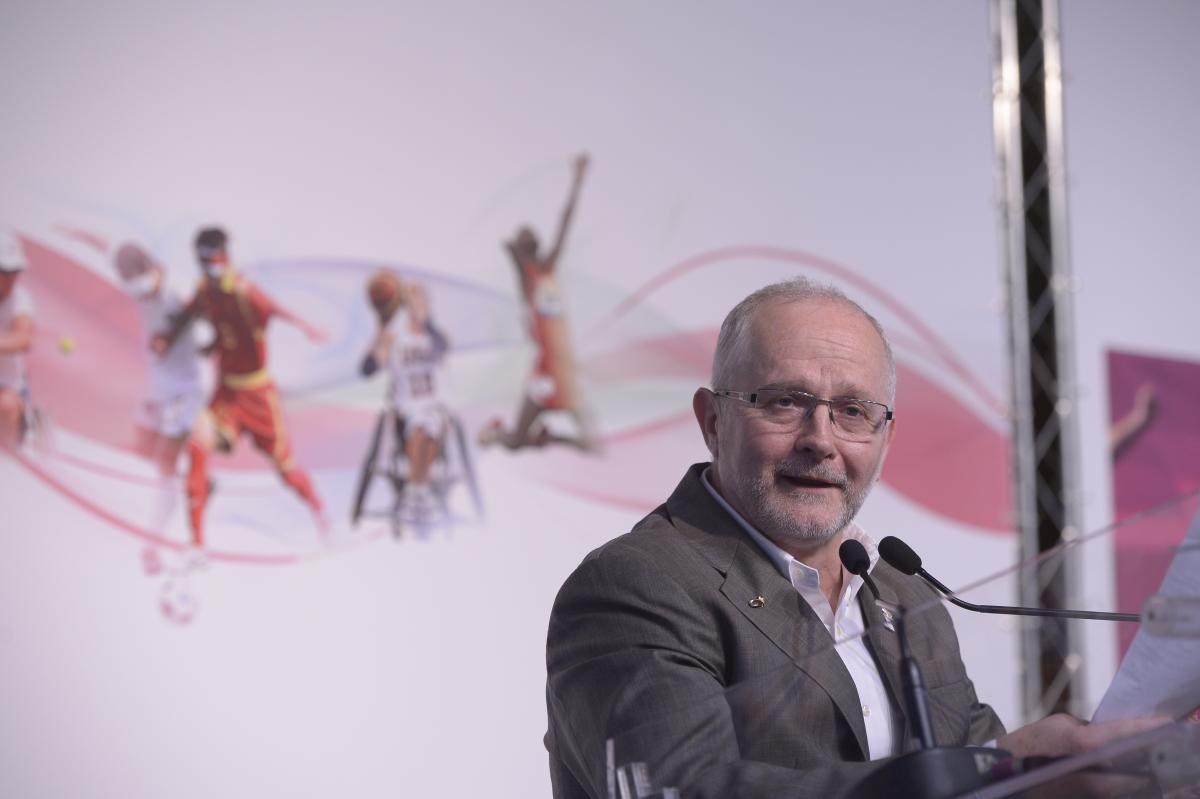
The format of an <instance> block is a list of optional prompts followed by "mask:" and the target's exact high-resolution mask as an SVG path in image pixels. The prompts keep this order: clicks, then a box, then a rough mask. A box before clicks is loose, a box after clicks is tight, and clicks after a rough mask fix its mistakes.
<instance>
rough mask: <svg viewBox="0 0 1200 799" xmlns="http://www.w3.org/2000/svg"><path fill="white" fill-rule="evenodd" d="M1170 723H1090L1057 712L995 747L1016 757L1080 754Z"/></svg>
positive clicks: (1160, 720)
mask: <svg viewBox="0 0 1200 799" xmlns="http://www.w3.org/2000/svg"><path fill="white" fill-rule="evenodd" d="M1170 721H1171V720H1170V719H1169V718H1146V719H1127V720H1121V721H1105V722H1101V723H1099V724H1088V723H1087V722H1086V721H1081V720H1080V719H1077V718H1075V717H1074V716H1068V715H1067V714H1066V713H1055V714H1054V715H1053V716H1047V717H1046V718H1044V719H1042V720H1041V721H1035V722H1033V723H1032V724H1026V725H1025V726H1024V727H1022V728H1021V729H1019V730H1013V731H1012V732H1010V733H1009V734H1008V735H1005V736H1004V737H1002V738H1000V739H999V740H997V741H996V746H997V747H998V748H1000V749H1004V750H1007V751H1009V752H1012V753H1013V755H1015V756H1016V757H1029V756H1030V755H1044V756H1047V757H1057V756H1059V755H1077V754H1080V753H1082V752H1090V751H1092V750H1093V749H1099V748H1100V747H1101V746H1104V745H1105V744H1108V743H1112V742H1113V741H1117V740H1120V739H1121V738H1128V737H1129V736H1131V735H1137V734H1138V733H1140V732H1145V731H1146V730H1151V729H1154V728H1155V727H1160V726H1162V725H1163V724H1166V723H1168V722H1170Z"/></svg>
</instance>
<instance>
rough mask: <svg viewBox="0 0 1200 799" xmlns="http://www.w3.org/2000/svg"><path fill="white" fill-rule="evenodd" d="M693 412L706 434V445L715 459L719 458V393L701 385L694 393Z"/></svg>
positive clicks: (704, 434) (703, 433)
mask: <svg viewBox="0 0 1200 799" xmlns="http://www.w3.org/2000/svg"><path fill="white" fill-rule="evenodd" d="M692 412H693V413H695V414H696V422H697V423H698V424H699V425H700V434H701V435H703V436H704V446H706V447H708V452H709V454H710V455H712V458H713V460H714V461H715V460H716V459H717V395H716V394H714V393H712V392H711V391H709V390H708V389H707V388H704V387H703V386H701V387H700V388H698V389H696V393H695V394H693V395H692Z"/></svg>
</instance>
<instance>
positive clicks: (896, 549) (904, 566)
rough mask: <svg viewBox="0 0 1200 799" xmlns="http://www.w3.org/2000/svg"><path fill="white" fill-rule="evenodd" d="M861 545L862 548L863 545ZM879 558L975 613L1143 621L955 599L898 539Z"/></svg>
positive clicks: (882, 545) (883, 545) (883, 544)
mask: <svg viewBox="0 0 1200 799" xmlns="http://www.w3.org/2000/svg"><path fill="white" fill-rule="evenodd" d="M860 546H861V545H860ZM879 556H880V557H881V558H883V559H884V561H886V562H887V564H888V565H889V566H891V567H892V568H893V569H895V570H896V571H898V572H901V573H903V574H908V575H913V574H915V575H919V576H920V577H921V579H923V580H924V581H925V582H927V583H929V584H930V585H932V586H933V587H934V588H935V589H936V590H937V591H938V592H939V593H941V594H944V595H945V596H946V599H948V600H950V602H952V603H953V604H955V605H958V606H959V607H960V608H963V609H964V610H970V611H973V612H975V613H999V614H1002V615H1006V616H1042V617H1049V618H1056V619H1098V620H1101V621H1135V622H1136V621H1141V616H1139V615H1138V614H1137V613H1108V612H1104V611H1096V610H1059V609H1056V608H1026V607H1021V606H1019V605H1011V606H1010V605H976V604H975V603H973V602H967V601H966V600H965V599H960V598H959V597H957V596H955V594H954V592H953V591H951V590H950V589H949V588H947V587H946V586H945V585H944V584H943V583H942V582H941V581H940V580H938V579H937V578H936V577H934V576H933V575H932V574H930V573H929V572H927V571H925V569H923V568H922V567H921V556H920V555H918V554H917V553H916V552H914V551H913V548H912V547H910V546H909V545H908V544H906V543H904V542H903V541H901V540H900V539H899V538H896V537H895V536H891V535H889V536H887V537H886V538H884V539H883V540H882V541H880V542H879Z"/></svg>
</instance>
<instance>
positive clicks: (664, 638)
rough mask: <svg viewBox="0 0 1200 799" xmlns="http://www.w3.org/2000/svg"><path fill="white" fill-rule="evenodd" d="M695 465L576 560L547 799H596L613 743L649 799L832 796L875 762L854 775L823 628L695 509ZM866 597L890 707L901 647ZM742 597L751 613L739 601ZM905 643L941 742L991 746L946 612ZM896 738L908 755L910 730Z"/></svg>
mask: <svg viewBox="0 0 1200 799" xmlns="http://www.w3.org/2000/svg"><path fill="white" fill-rule="evenodd" d="M706 466H707V464H697V465H695V466H693V467H692V468H691V469H690V470H689V471H688V473H687V475H686V476H685V477H684V478H683V480H682V482H680V484H679V487H678V488H676V489H675V492H674V493H673V494H672V495H671V497H670V499H668V500H667V502H666V504H665V505H662V506H660V507H659V508H658V509H656V510H655V511H654V512H653V513H651V514H650V515H649V516H647V517H646V518H645V519H643V520H642V521H641V522H639V523H638V524H637V526H636V527H635V528H634V529H633V531H632V532H630V533H628V534H626V535H623V536H621V537H620V538H617V539H614V540H613V541H610V542H609V543H607V544H605V545H604V546H602V547H600V548H599V549H597V550H596V551H594V552H592V553H591V554H590V555H588V556H587V558H585V559H584V561H583V563H582V564H580V566H579V568H578V569H576V570H575V572H574V573H573V574H572V575H571V576H570V577H569V578H568V579H567V582H566V583H565V584H564V585H563V587H562V590H561V591H560V592H559V594H558V598H557V599H556V600H555V603H554V610H553V612H552V613H551V616H550V629H549V635H548V640H547V645H546V665H547V673H548V678H547V682H546V703H547V711H548V716H549V729H548V732H547V733H546V748H547V749H548V750H549V752H550V773H551V780H552V783H553V786H554V796H555V797H557V798H558V799H583V798H584V797H590V798H591V799H605V797H607V795H608V794H607V791H608V787H607V785H608V783H607V772H606V742H607V741H608V740H609V739H610V738H613V739H614V740H615V747H616V751H615V752H614V755H615V758H616V761H617V764H618V765H621V764H622V763H626V762H630V761H641V762H646V763H647V764H648V765H649V767H650V771H651V776H652V778H653V780H654V782H655V784H656V785H657V786H659V787H664V786H673V787H677V788H681V789H682V791H683V795H684V796H687V797H712V799H732V797H786V796H794V797H801V796H813V797H822V798H824V797H830V796H836V795H838V794H839V793H841V792H843V791H845V790H847V789H848V788H850V787H851V786H852V785H853V784H854V783H855V782H857V781H858V780H859V779H861V778H862V777H863V776H865V775H866V774H867V773H869V772H870V771H871V770H872V769H873V768H875V767H877V765H878V761H876V762H875V763H871V762H869V761H868V757H869V753H868V751H867V737H866V728H865V726H864V723H863V715H862V707H861V704H860V703H859V699H858V693H857V691H856V689H855V687H854V682H853V680H852V679H851V678H850V674H849V672H847V670H846V667H845V665H844V664H843V663H842V660H841V658H840V657H839V656H838V654H837V652H835V651H834V649H833V647H832V644H833V641H832V639H831V637H830V635H829V633H828V631H827V630H826V629H825V627H824V625H822V624H821V622H820V620H818V619H817V617H816V614H814V613H813V611H812V609H811V608H810V607H809V606H808V604H807V603H806V602H805V601H804V599H803V598H802V597H800V595H799V594H798V593H797V592H796V590H795V588H793V587H792V585H791V583H790V582H789V581H788V580H787V579H785V578H784V577H783V575H782V574H780V573H779V571H778V570H777V569H776V568H775V567H774V565H773V564H772V563H771V562H770V561H769V560H768V559H767V557H766V555H765V554H764V553H763V552H762V550H761V549H759V547H758V546H757V545H756V544H755V543H754V542H753V541H751V540H750V539H749V537H747V536H746V534H745V533H744V532H743V531H742V530H741V528H740V527H739V526H738V524H737V522H736V521H735V520H734V519H733V518H732V517H730V516H729V514H728V513H726V512H725V511H724V510H723V509H722V508H721V507H720V506H719V505H718V504H717V503H716V502H715V501H714V500H713V498H712V497H711V496H710V495H709V493H708V491H707V490H706V489H705V488H704V486H703V485H702V483H701V479H700V475H701V473H702V471H703V470H704V468H705V467H706ZM872 576H873V577H874V579H875V582H876V584H877V585H878V586H879V590H880V593H881V594H882V595H883V598H884V599H885V600H888V601H891V602H893V603H895V604H900V605H904V606H905V607H909V608H911V607H916V606H919V605H922V604H925V603H928V600H929V599H930V598H931V597H932V596H933V594H932V592H931V591H930V590H929V589H927V588H926V587H925V586H924V584H923V583H922V582H921V581H920V580H919V579H917V578H914V577H907V576H905V575H902V574H900V573H899V572H896V571H895V570H893V569H891V568H890V567H889V566H887V565H886V564H883V563H880V564H879V565H878V566H877V567H876V568H875V570H874V571H873V572H872ZM866 595H867V591H865V590H864V591H862V592H860V594H859V599H860V602H861V605H862V608H863V612H864V616H865V618H866V621H867V624H868V648H869V649H870V650H871V652H872V654H873V655H874V657H875V660H876V662H877V664H878V665H879V668H880V672H881V673H882V674H883V677H884V681H885V683H886V684H887V686H888V689H889V690H890V692H891V693H892V696H893V699H894V700H896V699H897V698H898V697H899V696H900V695H901V694H900V676H899V670H898V662H899V658H900V649H899V643H898V639H897V637H896V634H895V633H894V632H892V631H891V630H889V629H887V628H886V626H885V620H884V618H883V616H882V614H881V612H880V610H879V608H878V607H877V606H876V605H875V604H874V603H873V602H869V601H867V596H866ZM756 597H762V598H763V600H764V602H763V603H761V607H755V606H752V605H751V600H753V599H755V598H756ZM754 604H755V605H758V604H760V603H758V602H755V603H754ZM908 634H909V640H910V643H911V646H912V649H913V654H914V655H915V656H916V657H917V658H918V660H919V662H920V664H921V667H922V670H923V672H924V677H925V682H926V685H927V686H928V688H929V694H930V705H931V712H932V716H933V725H934V732H935V735H936V737H937V741H938V744H939V745H942V746H950V745H961V744H966V743H976V744H979V743H983V742H985V741H987V740H989V739H992V738H995V737H997V736H999V735H1002V734H1003V733H1004V728H1003V726H1002V725H1001V724H1000V721H999V719H998V718H997V717H996V715H995V713H993V712H992V710H991V708H989V707H988V706H987V705H984V704H981V703H980V702H979V700H978V699H977V698H976V696H975V688H974V686H973V685H972V684H971V681H970V680H969V679H968V678H967V674H966V671H965V669H964V667H963V663H962V658H961V657H960V655H959V649H958V639H957V637H956V636H955V634H954V627H953V624H952V623H951V621H950V617H949V615H948V614H947V612H946V610H945V608H944V607H943V606H942V605H940V604H938V605H935V606H934V607H932V609H930V610H929V611H928V612H924V613H921V614H919V615H916V616H915V617H913V618H911V619H910V621H909V623H908ZM894 706H895V707H896V708H898V709H899V710H900V715H901V720H903V708H902V707H901V703H900V702H899V701H895V702H894ZM907 728H908V725H907V723H905V729H906V730H907ZM901 740H902V744H901V745H902V747H903V748H904V749H911V748H913V742H912V740H911V736H910V735H909V734H908V733H907V732H905V733H903V736H902V739H901Z"/></svg>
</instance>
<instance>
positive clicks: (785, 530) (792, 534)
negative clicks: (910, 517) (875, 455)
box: [737, 463, 883, 548]
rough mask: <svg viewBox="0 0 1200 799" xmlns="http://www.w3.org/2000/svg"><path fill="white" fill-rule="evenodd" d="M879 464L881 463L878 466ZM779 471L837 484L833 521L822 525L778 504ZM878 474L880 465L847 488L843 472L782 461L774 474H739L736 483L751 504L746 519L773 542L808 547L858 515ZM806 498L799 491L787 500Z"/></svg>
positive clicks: (825, 540) (839, 528)
mask: <svg viewBox="0 0 1200 799" xmlns="http://www.w3.org/2000/svg"><path fill="white" fill-rule="evenodd" d="M882 465H883V464H882V463H881V464H880V467H882ZM780 474H792V475H801V474H802V475H805V476H807V477H812V478H816V479H819V480H825V481H828V482H830V483H832V484H834V485H837V486H840V487H841V489H842V512H841V513H840V514H838V516H837V518H835V519H834V520H833V521H832V522H830V523H829V524H824V525H823V524H821V523H819V522H818V521H816V520H811V521H802V520H797V519H796V518H795V517H794V516H792V515H791V514H790V513H789V512H788V510H787V509H785V508H783V507H781V497H780V496H779V494H777V493H776V491H775V489H776V481H775V478H776V477H777V476H778V475H780ZM878 476H879V468H878V467H877V468H876V470H875V474H874V475H872V476H871V479H870V480H867V481H865V482H864V483H863V484H862V486H861V487H859V488H858V489H857V490H853V491H851V490H847V488H846V476H845V475H844V474H840V473H838V472H835V471H832V470H826V469H819V468H818V469H812V468H804V467H803V466H799V465H797V464H789V463H783V464H780V465H778V466H776V467H775V473H774V474H772V475H769V476H766V477H760V476H757V475H754V476H745V477H739V478H738V480H737V482H738V484H739V486H738V487H739V489H740V491H739V493H740V494H741V495H742V496H746V497H750V498H751V507H750V508H748V509H747V510H749V511H750V514H749V515H747V517H746V520H747V521H749V522H750V523H751V524H753V525H754V527H755V528H756V529H757V530H758V531H759V532H761V533H762V534H763V535H765V536H766V537H767V538H770V539H771V540H772V541H775V542H776V543H780V544H782V543H786V542H794V543H796V544H801V545H803V546H804V547H805V548H809V547H814V546H820V545H821V544H824V543H826V542H827V541H829V540H831V539H832V538H833V537H834V536H835V535H837V534H838V533H839V532H841V531H842V530H843V529H845V528H846V525H848V524H850V522H851V520H853V519H854V517H855V515H857V514H858V511H859V508H861V507H862V504H863V502H864V501H866V498H867V494H868V493H869V492H870V490H871V486H872V485H873V484H874V483H875V479H876V478H877V477H878ZM806 499H809V497H807V495H805V494H798V495H795V496H792V497H789V499H788V501H789V502H790V503H795V502H804V501H806ZM811 500H812V501H814V504H815V502H820V501H822V500H820V499H819V498H817V497H811Z"/></svg>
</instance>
